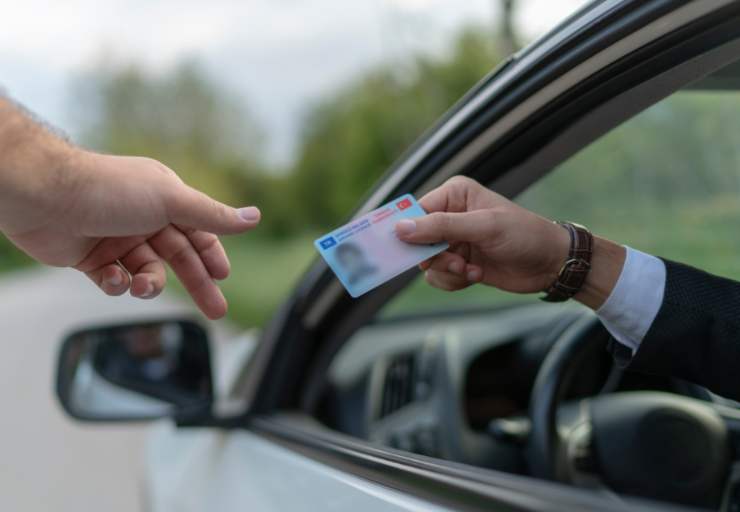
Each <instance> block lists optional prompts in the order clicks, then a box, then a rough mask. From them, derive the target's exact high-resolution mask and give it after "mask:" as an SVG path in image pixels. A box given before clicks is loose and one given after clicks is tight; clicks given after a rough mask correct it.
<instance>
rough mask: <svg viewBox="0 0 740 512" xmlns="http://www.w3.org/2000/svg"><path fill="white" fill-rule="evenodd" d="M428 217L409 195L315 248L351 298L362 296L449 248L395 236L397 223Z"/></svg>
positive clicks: (329, 236)
mask: <svg viewBox="0 0 740 512" xmlns="http://www.w3.org/2000/svg"><path fill="white" fill-rule="evenodd" d="M425 214H426V212H425V211H424V209H423V208H422V207H421V206H419V203H417V202H416V199H414V196H412V195H411V194H406V195H404V196H401V197H399V198H398V199H396V200H394V201H391V202H390V203H388V204H386V205H385V206H382V207H380V208H378V209H377V210H374V211H372V212H370V213H367V214H365V215H363V216H362V217H359V218H357V219H355V220H353V221H352V222H350V223H349V224H346V225H344V226H342V227H340V228H337V229H335V230H334V231H332V232H331V233H328V234H327V235H324V236H322V237H321V238H318V239H316V241H315V242H314V245H315V246H316V249H318V251H319V253H321V256H323V257H324V259H325V260H326V262H327V263H328V264H329V267H331V269H332V270H333V271H334V273H335V274H336V275H337V277H338V278H339V281H341V283H342V284H343V285H344V287H345V288H346V289H347V291H348V292H349V294H350V295H352V297H359V296H360V295H362V294H363V293H366V292H369V291H370V290H372V289H373V288H375V287H376V286H380V285H381V284H383V283H385V282H386V281H388V280H390V279H392V278H394V277H396V276H397V275H399V274H401V273H403V272H405V271H406V270H408V269H410V268H411V267H414V266H416V265H418V264H419V263H421V262H422V261H424V260H427V259H429V258H431V257H432V256H434V255H436V254H439V253H440V252H442V251H444V250H445V249H447V248H448V244H447V243H437V244H426V245H416V244H409V243H406V242H402V241H401V240H399V239H398V238H397V237H396V232H395V226H396V222H398V221H399V220H401V219H406V218H413V217H422V216H424V215H425Z"/></svg>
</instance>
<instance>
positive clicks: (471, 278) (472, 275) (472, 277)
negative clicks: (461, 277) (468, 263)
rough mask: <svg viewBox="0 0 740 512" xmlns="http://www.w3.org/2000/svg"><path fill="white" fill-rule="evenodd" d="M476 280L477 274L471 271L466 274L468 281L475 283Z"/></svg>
mask: <svg viewBox="0 0 740 512" xmlns="http://www.w3.org/2000/svg"><path fill="white" fill-rule="evenodd" d="M477 280H478V272H476V271H475V270H471V271H470V272H468V281H471V282H475V281H477Z"/></svg>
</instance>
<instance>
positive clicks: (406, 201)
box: [396, 197, 411, 210]
mask: <svg viewBox="0 0 740 512" xmlns="http://www.w3.org/2000/svg"><path fill="white" fill-rule="evenodd" d="M396 206H398V209H399V210H405V209H406V208H408V207H409V206H411V199H409V198H408V197H407V198H406V199H403V200H402V201H399V202H397V203H396Z"/></svg>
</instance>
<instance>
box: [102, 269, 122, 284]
mask: <svg viewBox="0 0 740 512" xmlns="http://www.w3.org/2000/svg"><path fill="white" fill-rule="evenodd" d="M105 281H106V282H107V283H108V284H109V285H111V286H118V285H119V284H121V283H122V282H123V278H122V277H121V273H120V272H114V273H113V274H112V275H110V276H108V277H107V278H106V279H105Z"/></svg>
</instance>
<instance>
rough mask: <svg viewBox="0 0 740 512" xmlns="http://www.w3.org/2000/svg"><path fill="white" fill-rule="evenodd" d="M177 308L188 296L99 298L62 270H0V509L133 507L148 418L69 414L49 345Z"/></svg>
mask: <svg viewBox="0 0 740 512" xmlns="http://www.w3.org/2000/svg"><path fill="white" fill-rule="evenodd" d="M176 314H189V315H192V314H194V313H193V309H192V306H191V305H190V303H189V302H187V301H186V300H184V299H181V298H179V297H173V296H169V295H165V296H162V297H159V298H157V299H155V300H151V301H142V300H137V299H132V298H131V297H128V296H124V297H107V296H105V295H103V294H102V293H101V292H100V291H98V289H97V288H96V287H95V286H94V285H93V284H92V283H91V282H89V281H88V280H87V278H85V277H84V276H83V275H81V274H80V273H78V272H76V271H73V270H69V269H49V268H34V269H31V270H27V271H22V272H18V273H14V274H7V275H6V276H4V277H2V278H0V333H2V341H1V343H2V345H0V347H2V348H1V351H2V352H1V353H2V355H1V356H0V404H2V406H3V408H4V412H3V414H2V416H1V417H2V427H0V428H2V436H0V454H1V455H0V457H2V461H1V463H0V510H8V511H10V510H17V511H49V510H54V511H61V512H66V511H70V512H71V511H75V512H79V511H87V510H91V511H92V510H105V511H107V512H114V511H122V512H123V511H126V512H130V511H137V510H141V504H140V499H139V498H140V496H139V488H138V479H139V475H140V468H141V464H142V460H143V453H142V449H143V443H144V437H145V435H146V426H140V425H139V426H133V425H131V426H122V425H91V424H86V425H83V424H80V423H76V422H74V421H72V420H70V419H69V418H67V416H65V415H64V413H63V412H62V410H61V408H60V407H59V405H58V404H57V402H56V399H55V397H54V394H53V378H54V372H55V369H54V366H55V361H56V353H57V350H58V347H59V342H60V340H61V338H62V336H63V334H64V333H65V332H67V331H69V330H71V329H73V328H75V327H79V326H85V325H89V324H93V323H94V324H99V323H105V322H111V321H116V322H120V321H125V320H127V319H142V318H151V317H161V316H165V315H167V316H170V315H176ZM211 327H212V328H213V329H215V330H218V329H219V327H221V328H224V327H223V326H217V325H216V326H214V325H211ZM227 330H228V329H227Z"/></svg>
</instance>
